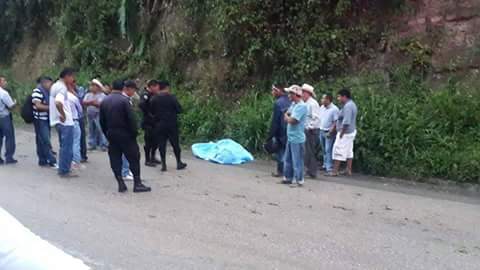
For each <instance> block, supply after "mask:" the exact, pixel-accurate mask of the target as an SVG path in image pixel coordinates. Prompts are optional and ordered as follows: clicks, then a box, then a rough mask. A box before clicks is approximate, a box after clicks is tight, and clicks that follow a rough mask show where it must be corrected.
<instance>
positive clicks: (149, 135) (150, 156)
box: [139, 80, 161, 167]
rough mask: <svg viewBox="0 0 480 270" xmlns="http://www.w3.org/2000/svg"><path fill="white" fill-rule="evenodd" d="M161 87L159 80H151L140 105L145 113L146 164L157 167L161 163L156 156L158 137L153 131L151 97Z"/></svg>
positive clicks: (143, 124)
mask: <svg viewBox="0 0 480 270" xmlns="http://www.w3.org/2000/svg"><path fill="white" fill-rule="evenodd" d="M159 89H160V85H159V82H158V81H157V80H150V81H148V83H147V87H146V88H145V90H144V91H143V92H142V94H141V95H140V104H139V107H140V109H141V110H142V113H143V119H142V129H143V130H144V139H145V146H144V147H143V149H144V150H145V166H148V167H155V166H157V164H161V162H160V161H158V160H157V159H156V157H155V152H156V151H157V148H158V146H157V139H156V138H155V135H154V133H153V128H154V124H155V123H154V121H153V116H152V113H151V112H150V99H151V98H152V96H153V95H154V94H155V93H158V91H159Z"/></svg>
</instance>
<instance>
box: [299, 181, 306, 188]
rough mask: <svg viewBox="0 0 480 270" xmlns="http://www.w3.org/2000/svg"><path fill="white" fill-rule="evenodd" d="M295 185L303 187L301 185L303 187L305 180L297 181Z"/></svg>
mask: <svg viewBox="0 0 480 270" xmlns="http://www.w3.org/2000/svg"><path fill="white" fill-rule="evenodd" d="M297 184H298V186H299V187H303V185H305V180H302V181H298V182H297Z"/></svg>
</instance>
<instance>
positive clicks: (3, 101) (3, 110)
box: [0, 76, 17, 165]
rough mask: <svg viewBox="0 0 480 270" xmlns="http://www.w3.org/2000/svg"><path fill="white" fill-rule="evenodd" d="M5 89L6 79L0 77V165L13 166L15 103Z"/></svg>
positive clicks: (14, 161) (15, 161)
mask: <svg viewBox="0 0 480 270" xmlns="http://www.w3.org/2000/svg"><path fill="white" fill-rule="evenodd" d="M5 87H7V79H6V78H5V77H4V76H0V165H3V164H15V163H17V160H15V159H14V158H13V155H14V154H15V130H14V128H13V121H12V114H11V113H10V110H12V109H13V108H14V107H15V105H16V102H15V101H14V100H13V99H12V97H11V96H10V94H9V93H8V92H7V90H5V89H4V88H5ZM4 137H5V160H3V159H2V157H1V154H2V145H3V138H4Z"/></svg>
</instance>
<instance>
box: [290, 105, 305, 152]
mask: <svg viewBox="0 0 480 270" xmlns="http://www.w3.org/2000/svg"><path fill="white" fill-rule="evenodd" d="M288 112H289V113H290V117H292V118H294V119H296V120H297V121H298V123H296V124H288V126H287V137H288V142H289V143H304V142H305V122H306V120H307V114H308V106H307V104H305V102H303V101H300V102H298V103H292V105H291V106H290V108H289V109H288Z"/></svg>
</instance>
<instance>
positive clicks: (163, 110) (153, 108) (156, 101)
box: [150, 93, 182, 126]
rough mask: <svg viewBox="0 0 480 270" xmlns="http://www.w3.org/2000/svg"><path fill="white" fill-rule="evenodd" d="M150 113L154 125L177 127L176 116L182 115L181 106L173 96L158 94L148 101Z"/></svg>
mask: <svg viewBox="0 0 480 270" xmlns="http://www.w3.org/2000/svg"><path fill="white" fill-rule="evenodd" d="M150 112H151V113H152V116H153V119H154V121H155V124H157V125H162V126H177V124H178V114H180V113H182V106H180V103H178V100H177V98H176V97H175V96H174V95H171V94H168V93H160V94H157V95H155V96H153V97H152V98H151V99H150Z"/></svg>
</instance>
